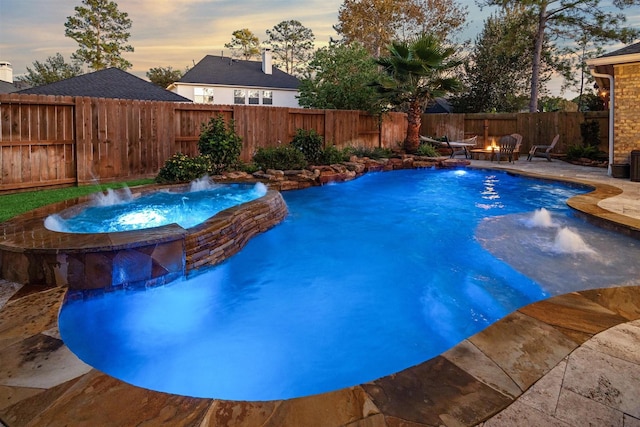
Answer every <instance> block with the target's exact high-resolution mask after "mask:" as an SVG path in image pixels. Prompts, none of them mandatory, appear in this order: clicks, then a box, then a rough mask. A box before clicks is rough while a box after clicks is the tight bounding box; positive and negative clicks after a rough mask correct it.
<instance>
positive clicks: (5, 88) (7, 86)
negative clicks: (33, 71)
mask: <svg viewBox="0 0 640 427" xmlns="http://www.w3.org/2000/svg"><path fill="white" fill-rule="evenodd" d="M17 91H18V88H17V87H15V85H14V84H13V83H9V82H5V81H4V80H0V93H11V92H17Z"/></svg>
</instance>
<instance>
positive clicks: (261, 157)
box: [253, 145, 307, 170]
mask: <svg viewBox="0 0 640 427" xmlns="http://www.w3.org/2000/svg"><path fill="white" fill-rule="evenodd" d="M253 161H254V163H255V164H256V165H258V167H259V168H260V169H262V170H267V169H278V170H292V169H304V168H305V167H306V166H307V162H306V160H305V158H304V154H302V152H301V151H300V150H299V149H297V148H294V147H292V146H290V145H281V146H279V147H267V148H263V147H260V148H258V151H256V154H255V155H254V156H253Z"/></svg>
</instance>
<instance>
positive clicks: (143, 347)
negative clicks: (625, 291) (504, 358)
mask: <svg viewBox="0 0 640 427" xmlns="http://www.w3.org/2000/svg"><path fill="white" fill-rule="evenodd" d="M584 191H585V190H584V189H580V188H575V187H568V186H564V185H556V184H551V183H547V182H542V181H532V180H527V179H524V178H519V177H514V176H511V175H508V174H504V173H499V172H487V171H469V170H455V171H435V170H416V171H396V172H391V173H380V174H368V175H366V176H364V177H362V178H360V179H358V180H355V181H351V182H348V183H344V184H338V185H329V186H325V187H321V188H311V189H307V190H302V191H295V192H290V193H285V194H284V196H285V199H286V201H287V204H288V206H289V211H290V215H289V217H288V218H287V220H286V221H285V222H284V223H282V224H281V225H279V226H278V227H276V228H274V229H272V230H270V231H268V232H266V233H264V234H261V235H259V236H257V237H255V238H254V239H252V240H251V241H250V242H249V244H248V245H247V246H246V247H245V248H244V249H243V250H242V251H241V252H240V253H238V254H237V255H236V256H234V257H233V258H231V259H229V260H228V261H227V262H225V263H224V264H222V265H220V266H218V267H215V268H212V269H209V270H207V271H203V272H201V273H200V274H197V275H192V277H190V278H188V279H186V280H184V281H182V282H174V283H173V284H170V285H168V286H165V287H161V288H156V289H151V290H147V291H143V292H112V293H108V294H105V296H104V297H102V298H94V299H90V300H87V301H81V302H68V303H66V304H65V305H64V307H63V308H62V310H61V313H60V331H61V334H62V337H63V339H64V341H65V342H66V344H67V345H68V346H69V347H70V348H71V349H72V351H74V353H76V354H77V355H78V356H79V357H80V358H81V359H83V360H84V361H85V362H87V363H89V364H91V365H92V366H94V367H96V368H97V369H100V370H102V371H104V372H107V373H108V374H110V375H113V376H115V377H117V378H120V379H122V380H124V381H127V382H130V383H132V384H135V385H139V386H142V387H146V388H150V389H154V390H159V391H166V392H170V393H176V394H184V395H189V396H197V397H215V398H222V399H233V400H272V399H283V398H290V397H295V396H304V395H309V394H315V393H321V392H325V391H330V390H335V389H338V388H343V387H347V386H351V385H356V384H360V383H363V382H366V381H370V380H373V379H376V378H378V377H381V376H384V375H388V374H391V373H394V372H398V371H400V370H402V369H404V368H407V367H409V366H412V365H415V364H417V363H420V362H422V361H424V360H427V359H429V358H431V357H433V356H435V355H437V354H440V353H441V352H443V351H445V350H446V349H448V348H450V347H452V346H453V345H455V344H456V343H458V342H460V341H461V340H463V339H464V338H466V337H468V336H470V335H473V334H474V333H476V332H478V331H480V330H482V329H483V328H485V327H486V326H488V325H489V324H491V323H493V322H495V321H496V320H498V319H500V318H501V317H503V316H505V315H506V314H508V313H510V312H512V311H514V310H515V309H517V308H519V307H521V306H523V305H525V304H528V303H530V302H533V301H536V300H539V299H542V298H545V297H547V296H548V295H550V294H551V293H553V290H552V289H551V290H550V289H545V288H544V287H543V286H542V285H540V284H539V283H538V282H536V281H534V280H532V279H530V278H529V277H527V276H524V275H523V274H521V273H520V272H518V271H516V270H515V269H514V268H513V267H512V266H511V265H509V264H506V263H505V262H503V261H501V260H500V259H498V258H496V257H494V256H493V255H492V254H491V253H490V252H489V251H488V250H486V249H485V248H484V246H491V245H487V241H488V240H490V239H489V238H488V237H487V236H484V237H482V238H481V239H478V238H477V237H476V230H478V229H480V228H483V227H484V228H487V227H486V226H485V224H486V223H487V221H491V218H516V217H517V218H516V219H515V221H516V223H517V221H520V220H521V217H522V218H526V217H527V216H529V215H530V214H532V213H533V212H534V211H535V209H538V208H540V207H545V208H546V209H548V210H549V211H550V212H552V215H553V216H554V218H555V219H556V221H570V220H571V219H570V215H569V211H568V209H567V207H566V205H565V203H564V201H565V200H566V199H567V198H568V197H570V196H572V195H574V194H577V193H580V192H584ZM486 218H489V219H488V220H487V219H486ZM571 221H572V220H571ZM572 224H573V223H572ZM521 228H524V227H521ZM489 229H492V227H489ZM500 230H502V231H501V232H500V233H498V234H499V236H500V238H504V235H505V233H504V230H505V227H502V226H501V228H500ZM537 234H538V232H537V231H536V230H529V234H528V235H533V236H536V235H537ZM507 235H508V233H507ZM482 241H484V242H483V244H481V242H482ZM490 250H491V251H494V250H495V248H490ZM569 255H570V256H571V257H574V258H573V259H572V262H573V263H575V262H579V261H577V258H575V255H574V254H569ZM549 257H551V258H558V254H553V253H552V254H550V255H549ZM567 280H568V281H570V280H571V279H570V278H569V277H567ZM594 287H595V286H594Z"/></svg>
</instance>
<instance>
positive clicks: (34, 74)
mask: <svg viewBox="0 0 640 427" xmlns="http://www.w3.org/2000/svg"><path fill="white" fill-rule="evenodd" d="M80 74H82V67H80V64H78V63H77V62H74V63H71V64H69V63H67V62H65V60H64V57H63V56H62V55H61V54H60V53H56V54H55V55H54V56H50V57H48V58H47V59H45V60H44V62H40V61H34V62H33V69H31V68H29V67H27V74H26V76H23V77H20V78H19V79H18V80H20V81H23V82H25V83H28V84H29V85H31V86H42V85H46V84H49V83H55V82H57V81H60V80H64V79H68V78H71V77H75V76H79V75H80Z"/></svg>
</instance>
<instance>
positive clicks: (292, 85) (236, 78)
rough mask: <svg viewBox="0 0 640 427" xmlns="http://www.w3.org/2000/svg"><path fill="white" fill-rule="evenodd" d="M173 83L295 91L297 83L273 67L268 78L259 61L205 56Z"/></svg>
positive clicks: (296, 80)
mask: <svg viewBox="0 0 640 427" xmlns="http://www.w3.org/2000/svg"><path fill="white" fill-rule="evenodd" d="M176 83H199V84H208V85H221V86H245V87H246V86H252V87H266V88H274V89H297V88H298V86H299V85H300V80H298V79H297V78H296V77H294V76H292V75H291V74H287V73H285V72H284V71H281V70H279V69H277V68H276V67H273V68H272V74H265V73H264V72H263V71H262V62H261V61H245V60H237V59H232V58H230V57H223V56H214V55H207V56H205V57H204V58H203V59H202V60H200V62H198V63H197V64H196V65H195V66H194V67H193V68H192V69H190V70H189V71H188V72H187V73H186V74H185V75H184V76H182V78H181V79H180V80H178V81H177V82H176Z"/></svg>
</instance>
